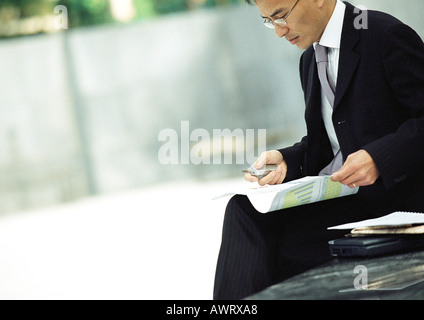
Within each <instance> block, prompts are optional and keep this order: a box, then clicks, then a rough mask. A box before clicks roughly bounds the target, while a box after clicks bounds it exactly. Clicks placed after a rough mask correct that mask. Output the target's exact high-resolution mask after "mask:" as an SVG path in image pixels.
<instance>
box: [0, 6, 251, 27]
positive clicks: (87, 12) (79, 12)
mask: <svg viewBox="0 0 424 320" xmlns="http://www.w3.org/2000/svg"><path fill="white" fill-rule="evenodd" d="M132 2H133V7H134V9H135V16H134V19H133V20H140V19H145V18H152V17H155V16H159V15H163V14H168V13H173V12H179V11H186V10H195V9H198V8H202V7H203V8H205V7H216V6H225V5H233V4H238V3H243V2H244V0H132ZM58 5H64V6H66V8H67V10H68V20H69V27H70V28H73V27H80V26H89V25H98V24H105V23H111V22H114V18H113V15H112V13H111V6H110V0H0V23H5V22H10V21H11V20H19V19H24V18H28V17H34V16H46V15H52V14H53V10H54V8H55V7H56V6H58Z"/></svg>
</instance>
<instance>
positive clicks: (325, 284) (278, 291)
mask: <svg viewBox="0 0 424 320" xmlns="http://www.w3.org/2000/svg"><path fill="white" fill-rule="evenodd" d="M357 266H364V267H365V268H366V271H367V278H368V279H367V280H368V281H367V283H368V286H367V287H362V288H360V287H361V286H364V285H365V284H366V283H364V282H362V280H363V277H364V275H365V273H364V270H365V269H364V268H363V267H359V268H361V269H360V270H359V271H357V272H356V273H354V269H355V267H357ZM360 278H361V281H359V279H360ZM355 279H356V282H355ZM358 281H359V282H358ZM354 283H356V284H357V287H358V284H359V289H355V286H354ZM356 299H365V300H373V299H377V300H386V299H387V300H388V299H393V300H422V299H424V251H422V250H420V251H415V252H407V253H402V254H393V255H389V256H382V257H375V258H361V259H359V258H355V259H353V258H336V259H335V260H333V261H331V262H329V263H327V264H325V265H322V266H320V267H317V268H315V269H312V270H309V271H307V272H305V273H302V274H300V275H298V276H295V277H293V278H290V279H288V280H286V281H284V282H281V283H279V284H276V285H274V286H272V287H269V288H267V289H265V290H264V291H262V292H259V293H257V294H255V295H253V296H251V297H249V298H247V299H246V300H356Z"/></svg>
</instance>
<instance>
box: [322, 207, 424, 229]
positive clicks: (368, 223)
mask: <svg viewBox="0 0 424 320" xmlns="http://www.w3.org/2000/svg"><path fill="white" fill-rule="evenodd" d="M414 224H424V213H419V212H404V211H396V212H393V213H390V214H388V215H385V216H383V217H380V218H375V219H367V220H362V221H358V222H352V223H345V224H341V225H338V226H334V227H330V228H328V229H329V230H343V229H355V228H367V227H397V226H405V225H414Z"/></svg>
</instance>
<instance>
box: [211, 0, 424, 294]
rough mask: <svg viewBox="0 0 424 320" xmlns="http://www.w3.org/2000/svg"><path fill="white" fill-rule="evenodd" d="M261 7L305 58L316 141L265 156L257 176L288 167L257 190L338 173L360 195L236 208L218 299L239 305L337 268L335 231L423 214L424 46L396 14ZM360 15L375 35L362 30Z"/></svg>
mask: <svg viewBox="0 0 424 320" xmlns="http://www.w3.org/2000/svg"><path fill="white" fill-rule="evenodd" d="M247 2H249V3H250V1H248V0H247ZM254 4H255V5H256V6H257V8H258V10H259V12H260V15H261V16H262V17H263V19H264V24H265V26H266V27H269V28H272V29H274V30H275V33H276V35H277V36H278V37H279V38H282V39H286V40H287V41H289V42H290V43H291V44H292V45H296V46H297V47H298V48H299V49H302V50H305V51H304V52H303V54H302V56H301V58H300V65H299V71H300V80H301V86H302V89H303V93H304V99H305V106H306V108H305V121H306V128H307V135H306V136H305V137H303V138H302V139H301V141H300V142H298V143H296V144H295V145H293V146H291V147H287V148H283V149H280V150H271V151H268V152H265V153H263V154H262V155H261V156H260V157H259V158H258V160H257V161H256V164H255V165H256V167H257V168H260V167H261V166H263V165H264V164H266V163H267V164H277V165H278V168H277V170H275V171H274V172H272V173H271V174H270V175H268V176H267V177H264V178H262V179H260V180H259V181H258V182H259V184H261V185H265V184H271V185H272V184H279V183H282V182H287V181H290V180H293V179H298V178H301V177H304V176H313V175H323V174H331V175H332V179H333V180H334V181H339V182H341V183H343V184H345V185H348V186H349V187H351V188H353V187H359V192H358V193H357V194H355V195H353V196H348V197H343V198H337V199H332V200H326V201H321V202H317V203H314V204H309V205H303V206H298V207H294V208H289V209H284V210H280V211H275V212H271V213H268V214H261V213H259V212H257V211H256V210H255V209H254V208H253V207H252V205H251V204H250V202H249V200H248V199H247V197H245V196H240V195H238V196H234V197H233V198H231V199H230V201H229V203H228V205H227V208H226V212H225V218H224V226H223V234H222V244H221V249H220V253H219V257H218V263H217V269H216V275H215V287H214V299H241V298H244V297H247V296H249V295H251V294H253V293H255V292H258V291H260V290H263V289H264V288H266V287H268V286H270V285H272V284H275V283H278V282H280V281H282V280H285V279H287V278H289V277H292V276H294V275H296V274H299V273H301V272H303V271H305V270H308V269H310V268H312V267H314V266H317V265H319V264H322V263H324V262H327V261H329V260H330V259H331V256H330V254H329V250H328V241H329V240H331V239H334V238H336V237H340V236H342V235H343V234H344V232H342V233H340V232H339V231H329V230H327V227H329V226H333V225H336V224H341V223H346V222H353V221H358V220H362V219H368V218H375V217H377V216H381V215H384V214H388V213H390V212H392V211H396V210H409V211H421V212H424V200H423V199H424V44H423V42H422V40H421V38H420V37H419V36H418V35H417V34H416V32H415V31H413V30H412V29H411V28H410V27H408V26H407V25H405V24H404V23H402V22H400V21H399V20H397V19H396V18H394V17H392V16H390V15H388V14H385V13H382V12H377V11H366V12H360V11H359V10H358V9H356V8H355V7H354V6H352V5H351V4H349V3H346V2H345V3H344V2H341V1H339V0H337V1H336V0H256V1H255V2H254ZM360 14H366V15H367V19H366V22H367V25H366V26H363V25H361V24H358V23H357V22H358V21H357V18H358V16H359V15H360ZM281 72H282V73H284V70H281ZM286 89H287V88H281V90H286ZM245 179H246V180H248V181H257V178H255V177H253V176H251V175H250V174H246V176H245Z"/></svg>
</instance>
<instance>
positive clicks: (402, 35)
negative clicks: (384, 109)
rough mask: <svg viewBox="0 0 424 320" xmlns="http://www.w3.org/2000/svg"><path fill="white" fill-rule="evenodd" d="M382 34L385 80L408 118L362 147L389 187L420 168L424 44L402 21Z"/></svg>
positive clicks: (423, 160) (423, 154)
mask: <svg viewBox="0 0 424 320" xmlns="http://www.w3.org/2000/svg"><path fill="white" fill-rule="evenodd" d="M382 37H383V38H385V41H384V46H383V52H382V61H383V66H384V69H385V73H386V79H387V81H388V83H389V85H390V87H391V90H392V91H393V94H394V97H395V98H396V100H397V103H398V105H399V106H400V108H402V110H404V112H406V113H407V114H408V117H409V118H408V120H406V121H405V122H404V123H403V124H402V125H401V126H400V127H399V128H398V129H397V131H395V132H393V133H391V134H389V135H386V136H384V137H382V138H380V139H378V140H376V141H374V142H372V143H370V144H368V145H366V146H364V149H365V150H366V151H367V152H368V153H369V154H370V155H371V157H372V158H373V159H374V161H375V163H376V165H377V167H378V169H379V172H380V177H381V179H382V181H383V183H384V185H385V187H386V188H392V187H394V186H395V185H397V184H398V183H400V182H402V181H404V180H407V179H409V178H413V177H414V176H415V175H417V174H421V172H422V171H423V169H424V44H423V42H422V40H421V38H420V37H419V36H418V35H417V34H416V32H415V31H414V30H412V29H411V28H409V27H408V26H406V25H404V24H398V25H396V26H394V27H392V28H391V29H389V30H388V31H387V33H386V34H385V35H382Z"/></svg>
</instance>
